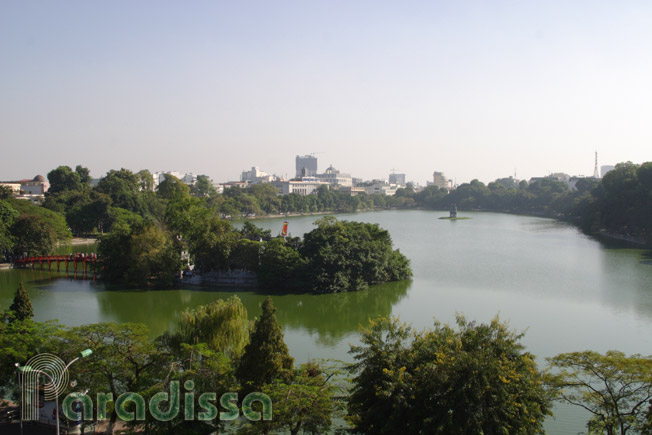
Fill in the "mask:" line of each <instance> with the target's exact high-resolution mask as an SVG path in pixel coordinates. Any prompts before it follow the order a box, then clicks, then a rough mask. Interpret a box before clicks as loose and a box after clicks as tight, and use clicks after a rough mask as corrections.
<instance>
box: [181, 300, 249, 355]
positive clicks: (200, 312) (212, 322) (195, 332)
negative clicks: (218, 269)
mask: <svg viewBox="0 0 652 435" xmlns="http://www.w3.org/2000/svg"><path fill="white" fill-rule="evenodd" d="M249 330H250V322H249V320H248V319H247V309H246V308H245V307H244V305H242V302H241V301H240V298H238V297H237V296H232V297H230V298H229V299H226V300H224V299H218V300H217V301H215V302H212V303H210V304H208V305H200V306H198V307H195V308H194V309H192V310H191V309H186V310H185V311H184V312H182V313H181V314H180V316H179V326H178V328H177V334H178V337H179V339H180V340H181V341H182V342H184V343H188V344H192V345H195V344H199V343H205V344H206V345H207V346H208V347H209V348H210V349H213V350H216V351H219V352H221V353H223V354H224V355H226V356H228V357H229V358H234V357H239V356H240V355H241V353H242V350H243V349H244V347H245V345H246V344H247V343H248V341H249Z"/></svg>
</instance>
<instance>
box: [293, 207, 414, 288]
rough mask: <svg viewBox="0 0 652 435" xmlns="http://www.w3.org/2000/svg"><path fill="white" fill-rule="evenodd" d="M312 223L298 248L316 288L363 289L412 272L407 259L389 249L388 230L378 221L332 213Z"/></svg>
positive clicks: (395, 279)
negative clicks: (351, 219) (340, 217)
mask: <svg viewBox="0 0 652 435" xmlns="http://www.w3.org/2000/svg"><path fill="white" fill-rule="evenodd" d="M315 225H317V228H316V229H314V230H312V231H311V232H309V233H308V234H306V235H305V236H304V243H303V245H302V247H301V249H300V253H301V255H302V256H304V257H305V258H306V259H307V261H308V268H307V269H308V270H309V271H310V282H311V283H312V285H313V289H314V290H315V291H318V292H325V293H331V292H340V291H354V290H362V289H365V288H367V287H368V286H369V285H372V284H379V283H383V282H387V281H398V280H402V279H407V278H409V277H410V276H412V271H411V270H410V266H409V260H407V258H405V256H403V254H401V253H400V252H399V251H398V250H393V249H392V239H391V237H390V235H389V233H388V232H387V231H386V230H383V229H381V228H380V227H379V226H378V225H376V224H369V223H362V222H347V221H338V220H337V219H335V218H334V217H332V216H327V217H325V218H323V219H320V220H318V221H316V222H315Z"/></svg>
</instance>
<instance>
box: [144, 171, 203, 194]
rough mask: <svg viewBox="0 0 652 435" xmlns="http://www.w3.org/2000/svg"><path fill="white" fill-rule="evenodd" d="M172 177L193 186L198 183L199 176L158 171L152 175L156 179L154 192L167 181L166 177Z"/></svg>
mask: <svg viewBox="0 0 652 435" xmlns="http://www.w3.org/2000/svg"><path fill="white" fill-rule="evenodd" d="M167 174H169V175H172V176H173V177H176V178H178V179H179V180H181V182H182V183H183V184H187V185H188V186H193V185H194V184H195V183H196V182H197V176H196V175H194V174H193V173H192V172H189V173H185V174H184V173H181V172H175V171H165V172H162V171H158V172H154V174H152V177H154V190H156V188H157V187H158V185H159V184H161V183H162V182H163V180H165V175H167Z"/></svg>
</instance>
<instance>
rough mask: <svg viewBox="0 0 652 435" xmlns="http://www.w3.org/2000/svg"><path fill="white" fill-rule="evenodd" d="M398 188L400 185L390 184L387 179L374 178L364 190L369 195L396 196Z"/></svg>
mask: <svg viewBox="0 0 652 435" xmlns="http://www.w3.org/2000/svg"><path fill="white" fill-rule="evenodd" d="M398 188H399V186H398V185H396V184H390V183H388V182H386V181H379V180H374V181H373V182H372V183H371V184H369V185H368V186H365V188H364V190H365V193H366V194H367V195H386V196H394V195H395V194H396V190H397V189H398Z"/></svg>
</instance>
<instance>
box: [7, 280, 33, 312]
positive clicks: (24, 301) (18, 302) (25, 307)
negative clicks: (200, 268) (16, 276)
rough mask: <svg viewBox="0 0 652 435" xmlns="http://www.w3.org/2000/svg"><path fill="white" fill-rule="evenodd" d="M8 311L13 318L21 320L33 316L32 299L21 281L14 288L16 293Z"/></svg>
mask: <svg viewBox="0 0 652 435" xmlns="http://www.w3.org/2000/svg"><path fill="white" fill-rule="evenodd" d="M9 311H11V313H12V314H13V317H14V319H15V320H19V321H23V320H27V319H31V318H32V317H34V307H32V301H31V300H30V298H29V294H28V293H27V290H25V287H23V283H22V282H21V283H20V285H19V286H18V289H17V290H16V295H15V296H14V302H13V303H12V304H11V306H10V307H9Z"/></svg>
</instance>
